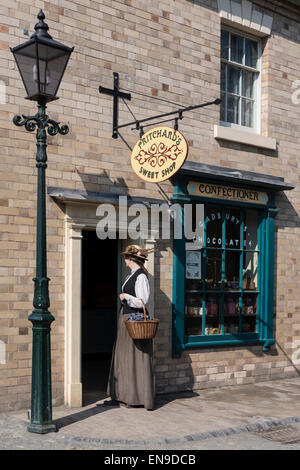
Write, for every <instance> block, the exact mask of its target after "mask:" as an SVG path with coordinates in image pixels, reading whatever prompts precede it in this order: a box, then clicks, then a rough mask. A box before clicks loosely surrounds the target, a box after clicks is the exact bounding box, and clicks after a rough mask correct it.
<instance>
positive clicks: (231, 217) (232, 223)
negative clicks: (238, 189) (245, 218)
mask: <svg viewBox="0 0 300 470" xmlns="http://www.w3.org/2000/svg"><path fill="white" fill-rule="evenodd" d="M225 223H226V243H225V248H236V249H238V248H240V247H241V241H240V240H241V233H240V232H241V213H240V211H239V209H228V210H226V213H225Z"/></svg>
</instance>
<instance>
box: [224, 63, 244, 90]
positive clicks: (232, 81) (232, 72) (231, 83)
mask: <svg viewBox="0 0 300 470" xmlns="http://www.w3.org/2000/svg"><path fill="white" fill-rule="evenodd" d="M240 76H241V70H240V69H239V68H237V67H230V66H228V79H227V91H228V92H229V93H235V94H236V95H240V93H241V90H240Z"/></svg>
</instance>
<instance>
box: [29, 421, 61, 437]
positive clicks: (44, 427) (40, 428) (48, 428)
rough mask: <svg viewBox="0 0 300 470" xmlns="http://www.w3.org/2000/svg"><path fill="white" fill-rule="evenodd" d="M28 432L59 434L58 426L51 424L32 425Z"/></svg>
mask: <svg viewBox="0 0 300 470" xmlns="http://www.w3.org/2000/svg"><path fill="white" fill-rule="evenodd" d="M27 431H28V432H35V433H36V434H47V433H48V432H57V431H58V429H57V426H56V424H54V423H50V424H34V423H30V424H29V425H28V426H27Z"/></svg>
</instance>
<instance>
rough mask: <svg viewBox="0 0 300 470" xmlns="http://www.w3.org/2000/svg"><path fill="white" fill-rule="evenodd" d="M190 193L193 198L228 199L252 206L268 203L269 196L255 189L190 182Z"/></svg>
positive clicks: (188, 188) (188, 187) (188, 186)
mask: <svg viewBox="0 0 300 470" xmlns="http://www.w3.org/2000/svg"><path fill="white" fill-rule="evenodd" d="M187 190H188V193H189V194H191V195H193V196H202V197H209V198H215V199H223V200H224V199H226V200H230V201H239V202H247V203H252V204H263V205H266V204H267V203H268V200H269V198H268V194H267V193H266V192H263V191H254V190H253V189H245V188H236V187H231V186H220V185H219V184H212V183H201V182H199V181H190V182H189V183H188V185H187Z"/></svg>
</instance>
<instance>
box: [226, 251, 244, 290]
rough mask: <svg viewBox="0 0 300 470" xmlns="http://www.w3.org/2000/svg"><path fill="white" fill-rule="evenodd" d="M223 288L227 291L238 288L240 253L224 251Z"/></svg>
mask: <svg viewBox="0 0 300 470" xmlns="http://www.w3.org/2000/svg"><path fill="white" fill-rule="evenodd" d="M225 287H226V289H229V290H239V288H240V252H239V251H226V255H225Z"/></svg>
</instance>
